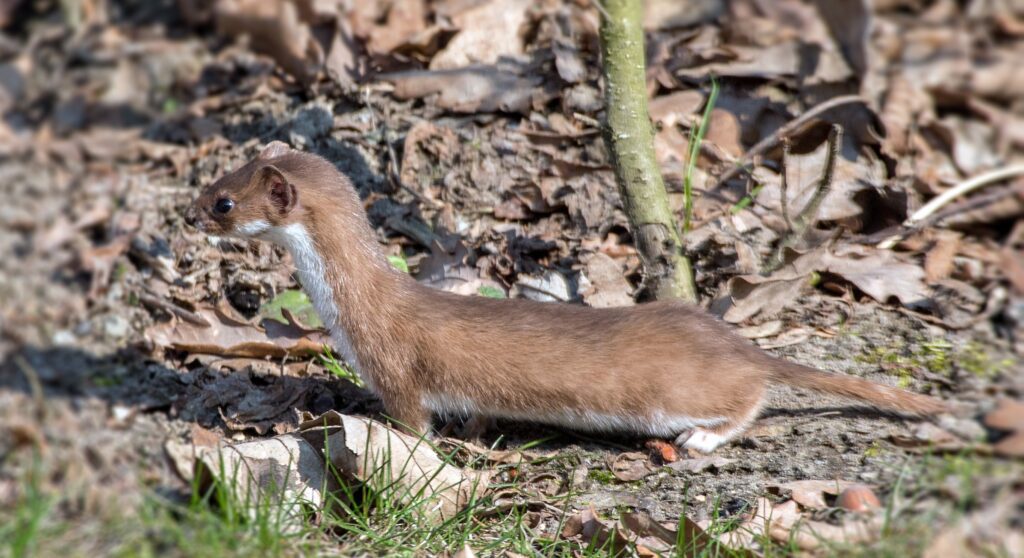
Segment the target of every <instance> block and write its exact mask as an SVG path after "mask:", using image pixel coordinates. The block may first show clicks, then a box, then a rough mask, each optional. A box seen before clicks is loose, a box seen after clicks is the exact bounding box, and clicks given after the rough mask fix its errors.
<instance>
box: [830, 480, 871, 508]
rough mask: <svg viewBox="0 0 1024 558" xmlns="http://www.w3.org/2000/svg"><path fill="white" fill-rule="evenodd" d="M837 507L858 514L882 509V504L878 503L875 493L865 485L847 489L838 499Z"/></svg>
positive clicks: (856, 485)
mask: <svg viewBox="0 0 1024 558" xmlns="http://www.w3.org/2000/svg"><path fill="white" fill-rule="evenodd" d="M836 505H837V506H839V507H840V508H843V509H844V510H849V511H852V512H856V513H864V512H869V511H872V510H876V509H878V508H881V507H882V503H881V502H880V501H878V496H875V493H874V491H872V490H871V489H870V488H868V487H867V486H864V485H863V484H855V485H853V486H848V487H846V488H845V489H844V490H843V491H842V492H840V493H839V497H838V498H836Z"/></svg>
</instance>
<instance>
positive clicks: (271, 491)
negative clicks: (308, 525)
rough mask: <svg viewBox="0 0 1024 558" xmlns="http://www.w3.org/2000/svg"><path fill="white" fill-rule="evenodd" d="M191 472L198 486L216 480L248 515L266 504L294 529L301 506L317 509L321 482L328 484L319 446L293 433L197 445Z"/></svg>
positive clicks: (321, 498) (301, 519) (299, 519)
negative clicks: (197, 480) (244, 440)
mask: <svg viewBox="0 0 1024 558" xmlns="http://www.w3.org/2000/svg"><path fill="white" fill-rule="evenodd" d="M194 474H195V476H196V477H198V478H199V486H200V487H201V489H202V490H205V489H206V488H207V487H209V486H210V484H211V483H212V482H213V481H219V482H220V484H221V486H223V487H224V489H225V490H228V491H229V493H230V494H231V496H232V498H233V499H234V501H235V502H238V503H239V504H240V511H241V512H242V513H245V514H247V515H249V516H250V517H251V518H252V519H254V520H255V518H256V517H257V514H259V513H263V510H266V509H271V510H273V512H271V513H273V514H274V517H280V518H281V519H282V520H285V521H287V522H288V525H289V526H290V528H294V529H300V528H301V527H302V525H304V524H305V521H306V518H305V513H304V509H305V508H306V507H307V506H309V507H312V508H313V509H319V508H320V507H321V506H322V505H323V502H324V492H323V490H324V488H325V487H326V488H327V489H328V491H330V490H331V489H332V488H333V482H332V476H331V475H327V474H326V466H325V463H324V460H323V457H322V455H321V453H320V451H319V450H318V449H316V448H315V447H313V446H312V445H310V444H309V443H308V442H306V440H304V439H302V438H301V437H299V436H297V435H292V434H286V435H283V436H277V437H275V438H270V439H264V440H255V441H252V442H243V443H240V444H234V445H224V446H219V447H215V448H196V460H195V473H194Z"/></svg>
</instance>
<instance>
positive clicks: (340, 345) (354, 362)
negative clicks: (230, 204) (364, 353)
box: [250, 221, 372, 388]
mask: <svg viewBox="0 0 1024 558" xmlns="http://www.w3.org/2000/svg"><path fill="white" fill-rule="evenodd" d="M259 222H260V221H256V222H254V223H250V224H252V225H255V224H257V223H259ZM261 234H262V235H263V238H266V239H267V240H270V241H271V242H274V243H277V244H280V245H281V246H284V247H285V248H286V249H287V250H288V252H290V253H291V255H292V259H293V260H295V269H296V270H297V271H298V272H299V279H300V280H301V281H302V288H303V289H305V291H306V294H308V295H309V299H310V301H312V302H313V307H314V308H316V312H317V314H319V315H320V319H321V320H323V322H324V325H325V326H327V330H328V331H330V332H331V340H333V341H334V349H335V350H337V351H338V353H339V354H340V355H341V356H342V357H343V358H344V359H345V362H347V363H348V364H349V366H351V367H352V368H353V370H355V372H356V373H357V374H359V376H360V377H361V378H362V379H363V382H365V383H366V384H367V385H368V386H370V387H371V388H372V384H370V382H369V381H368V380H367V378H366V377H365V376H364V375H363V373H362V371H361V370H360V367H359V361H358V359H357V358H356V353H355V350H354V348H353V346H352V341H351V339H350V338H349V335H348V332H347V331H345V328H344V327H342V325H341V322H340V321H339V319H338V318H339V313H338V305H337V302H336V301H335V298H334V289H332V288H331V285H330V284H329V283H328V282H327V270H326V268H325V267H324V261H323V258H321V257H320V253H319V252H317V250H316V245H315V244H314V242H313V238H312V237H310V236H309V232H308V231H306V227H304V226H302V224H300V223H292V224H290V225H285V226H283V227H269V226H268V227H267V229H266V230H264V231H261Z"/></svg>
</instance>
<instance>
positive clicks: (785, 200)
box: [779, 138, 793, 232]
mask: <svg viewBox="0 0 1024 558" xmlns="http://www.w3.org/2000/svg"><path fill="white" fill-rule="evenodd" d="M791 148H792V144H791V142H790V141H789V138H782V184H781V186H780V188H781V189H782V192H781V194H780V196H782V197H781V198H780V199H779V206H780V207H781V208H782V221H783V222H784V223H786V232H789V231H791V230H793V222H792V221H790V220H789V177H788V167H787V165H788V164H789V151H790V149H791Z"/></svg>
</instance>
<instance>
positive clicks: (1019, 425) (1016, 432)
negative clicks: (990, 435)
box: [984, 399, 1024, 457]
mask: <svg viewBox="0 0 1024 558" xmlns="http://www.w3.org/2000/svg"><path fill="white" fill-rule="evenodd" d="M984 423H985V426H987V427H989V428H995V429H997V430H1004V431H1007V432H1009V434H1008V435H1006V436H1005V437H1004V438H1003V439H1001V440H999V441H998V442H996V444H995V445H994V446H993V449H995V451H996V452H997V453H999V454H1001V455H1006V456H1012V457H1024V403H1021V402H1020V401H1014V400H1012V399H1004V400H1002V401H1000V402H999V406H998V407H996V408H995V409H994V410H993V411H992V412H990V413H989V414H987V415H985V419H984Z"/></svg>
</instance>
